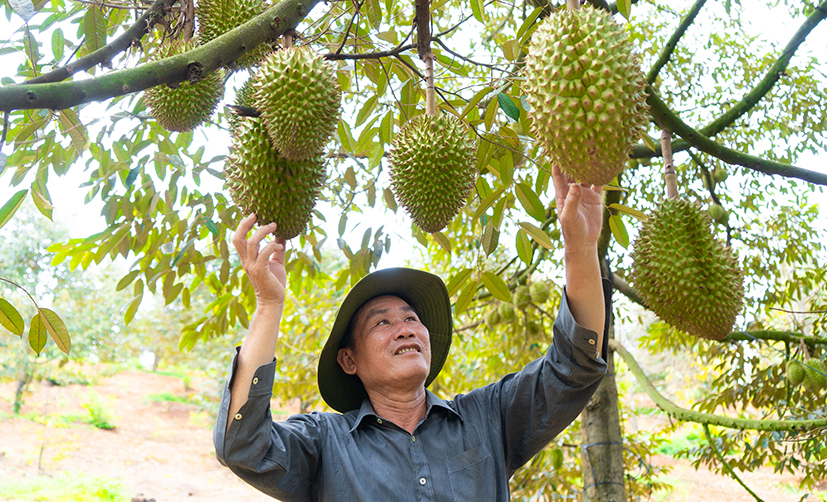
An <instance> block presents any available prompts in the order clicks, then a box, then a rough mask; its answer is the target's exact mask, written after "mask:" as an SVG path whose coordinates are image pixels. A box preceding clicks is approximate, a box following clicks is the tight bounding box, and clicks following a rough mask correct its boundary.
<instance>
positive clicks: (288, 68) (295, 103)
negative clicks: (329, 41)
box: [253, 47, 342, 160]
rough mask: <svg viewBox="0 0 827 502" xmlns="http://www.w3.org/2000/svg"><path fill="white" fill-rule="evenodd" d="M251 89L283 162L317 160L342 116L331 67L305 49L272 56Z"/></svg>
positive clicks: (336, 83) (266, 60)
mask: <svg viewBox="0 0 827 502" xmlns="http://www.w3.org/2000/svg"><path fill="white" fill-rule="evenodd" d="M253 88H254V89H255V91H254V93H253V101H254V102H255V107H256V108H257V109H258V110H259V111H261V119H262V122H263V123H264V125H265V127H266V128H267V133H268V134H269V135H270V139H271V140H272V141H273V144H274V145H275V146H276V148H277V149H278V151H279V153H280V154H281V155H282V156H283V157H285V158H288V159H291V160H302V159H309V158H312V157H317V156H319V155H321V153H322V149H323V148H324V146H325V145H326V144H327V142H328V141H330V138H331V136H333V133H334V132H335V131H336V126H337V124H338V123H339V116H340V114H341V100H342V91H341V89H340V88H339V80H338V79H337V78H336V74H335V73H334V71H333V69H332V68H331V67H330V65H329V64H327V63H326V62H325V61H324V60H323V59H322V58H321V57H320V56H319V55H318V54H315V53H313V52H312V51H311V50H310V49H306V48H301V47H291V48H289V49H285V50H281V51H276V52H274V53H272V54H270V56H268V57H267V59H265V60H264V62H263V63H262V65H261V69H260V70H259V72H258V73H257V74H256V77H255V80H254V82H253Z"/></svg>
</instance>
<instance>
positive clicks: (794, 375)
mask: <svg viewBox="0 0 827 502" xmlns="http://www.w3.org/2000/svg"><path fill="white" fill-rule="evenodd" d="M786 370H787V371H786V375H787V380H789V382H790V383H791V384H793V385H800V384H801V382H803V381H804V377H805V373H804V367H803V366H801V363H799V362H798V361H796V360H795V359H788V360H787V367H786Z"/></svg>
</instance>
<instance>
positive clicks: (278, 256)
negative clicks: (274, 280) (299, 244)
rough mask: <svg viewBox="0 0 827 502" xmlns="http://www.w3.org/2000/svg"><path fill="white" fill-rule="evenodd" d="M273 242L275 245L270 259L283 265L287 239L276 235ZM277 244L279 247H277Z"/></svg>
mask: <svg viewBox="0 0 827 502" xmlns="http://www.w3.org/2000/svg"><path fill="white" fill-rule="evenodd" d="M273 243H274V244H277V246H276V247H275V248H274V252H273V254H272V255H271V256H270V259H271V260H273V261H277V262H279V263H281V264H282V265H284V253H285V251H286V250H287V241H286V240H285V239H284V237H276V239H275V240H274V241H273ZM279 245H280V246H281V247H279Z"/></svg>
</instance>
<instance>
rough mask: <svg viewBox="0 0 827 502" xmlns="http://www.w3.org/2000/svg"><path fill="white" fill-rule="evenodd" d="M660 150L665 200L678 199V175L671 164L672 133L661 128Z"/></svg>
mask: <svg viewBox="0 0 827 502" xmlns="http://www.w3.org/2000/svg"><path fill="white" fill-rule="evenodd" d="M660 148H661V150H662V151H663V180H664V182H666V198H667V199H677V198H678V175H677V174H676V173H675V165H674V164H673V163H672V131H670V130H669V129H667V128H665V127H664V128H663V131H662V132H661V134H660Z"/></svg>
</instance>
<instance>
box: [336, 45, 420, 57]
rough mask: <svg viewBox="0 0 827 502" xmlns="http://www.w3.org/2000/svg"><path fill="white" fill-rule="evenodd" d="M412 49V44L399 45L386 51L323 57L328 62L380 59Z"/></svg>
mask: <svg viewBox="0 0 827 502" xmlns="http://www.w3.org/2000/svg"><path fill="white" fill-rule="evenodd" d="M413 48H414V44H407V45H400V46H397V47H394V48H393V49H389V50H386V51H377V52H363V53H361V54H336V53H330V54H325V55H324V56H323V57H324V58H325V59H326V60H328V61H340V60H349V59H382V58H385V57H391V56H397V55H399V54H401V53H403V52H405V51H409V50H411V49H413Z"/></svg>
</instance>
